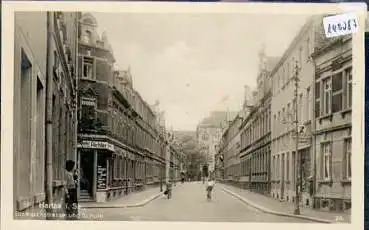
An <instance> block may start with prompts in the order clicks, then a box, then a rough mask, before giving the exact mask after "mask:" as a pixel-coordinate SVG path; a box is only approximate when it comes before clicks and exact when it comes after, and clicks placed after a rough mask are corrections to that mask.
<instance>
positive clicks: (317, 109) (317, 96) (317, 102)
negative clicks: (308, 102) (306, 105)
mask: <svg viewBox="0 0 369 230" xmlns="http://www.w3.org/2000/svg"><path fill="white" fill-rule="evenodd" d="M320 111H321V110H320V82H316V83H315V117H320Z"/></svg>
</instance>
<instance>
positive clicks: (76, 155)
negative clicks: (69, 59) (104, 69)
mask: <svg viewBox="0 0 369 230" xmlns="http://www.w3.org/2000/svg"><path fill="white" fill-rule="evenodd" d="M75 14H76V20H75V26H76V41H75V42H76V45H75V58H76V59H75V68H74V77H75V79H76V81H75V83H76V85H75V89H74V90H75V95H74V96H75V108H74V114H75V116H74V135H75V136H74V148H75V152H74V154H75V155H74V159H75V162H76V165H77V167H78V170H80V168H81V162H80V158H79V152H78V114H79V113H78V111H79V103H78V68H79V67H78V62H79V56H78V51H79V44H78V42H79V38H78V37H79V29H78V28H79V25H78V24H79V17H78V13H75ZM80 179H81V178H80ZM80 192H81V191H80V185H79V184H78V186H77V199H79V197H80Z"/></svg>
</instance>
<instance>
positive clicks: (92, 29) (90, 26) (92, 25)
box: [81, 13, 98, 44]
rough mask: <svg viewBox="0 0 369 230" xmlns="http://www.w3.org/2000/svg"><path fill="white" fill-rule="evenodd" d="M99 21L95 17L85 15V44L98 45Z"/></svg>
mask: <svg viewBox="0 0 369 230" xmlns="http://www.w3.org/2000/svg"><path fill="white" fill-rule="evenodd" d="M96 29H97V21H96V19H95V17H94V16H92V15H91V14H89V13H86V14H83V15H82V18H81V37H82V41H83V42H84V43H88V44H96V41H97V40H98V36H97V31H96Z"/></svg>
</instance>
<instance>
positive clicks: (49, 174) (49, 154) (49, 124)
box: [45, 12, 54, 219]
mask: <svg viewBox="0 0 369 230" xmlns="http://www.w3.org/2000/svg"><path fill="white" fill-rule="evenodd" d="M46 15H47V19H46V20H47V30H46V31H47V47H46V53H47V54H46V55H47V56H46V71H47V72H46V91H47V92H46V130H45V131H46V140H45V143H46V148H45V151H46V154H45V158H46V159H45V160H46V163H45V176H46V178H45V179H46V180H45V191H46V197H45V198H46V199H45V200H46V202H45V203H46V204H47V208H46V210H45V211H46V214H50V213H52V212H53V210H52V209H51V208H50V207H51V204H52V203H53V168H52V167H53V165H52V163H53V146H52V137H53V110H52V109H53V108H52V107H53V91H52V90H53V88H52V87H53V75H52V71H53V66H52V63H51V60H52V58H51V57H52V46H51V39H52V38H53V28H54V25H53V21H54V20H53V17H54V14H53V13H51V12H46ZM50 217H51V215H47V216H46V219H50Z"/></svg>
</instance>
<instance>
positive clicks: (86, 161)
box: [80, 151, 94, 198]
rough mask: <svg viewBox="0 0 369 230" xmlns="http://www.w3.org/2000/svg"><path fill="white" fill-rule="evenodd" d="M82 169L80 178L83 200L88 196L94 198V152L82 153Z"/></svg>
mask: <svg viewBox="0 0 369 230" xmlns="http://www.w3.org/2000/svg"><path fill="white" fill-rule="evenodd" d="M80 162H81V164H80V168H81V178H80V188H81V198H84V197H86V196H88V197H91V196H92V186H93V172H94V170H93V166H94V152H93V151H88V152H87V151H86V152H81V156H80Z"/></svg>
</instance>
